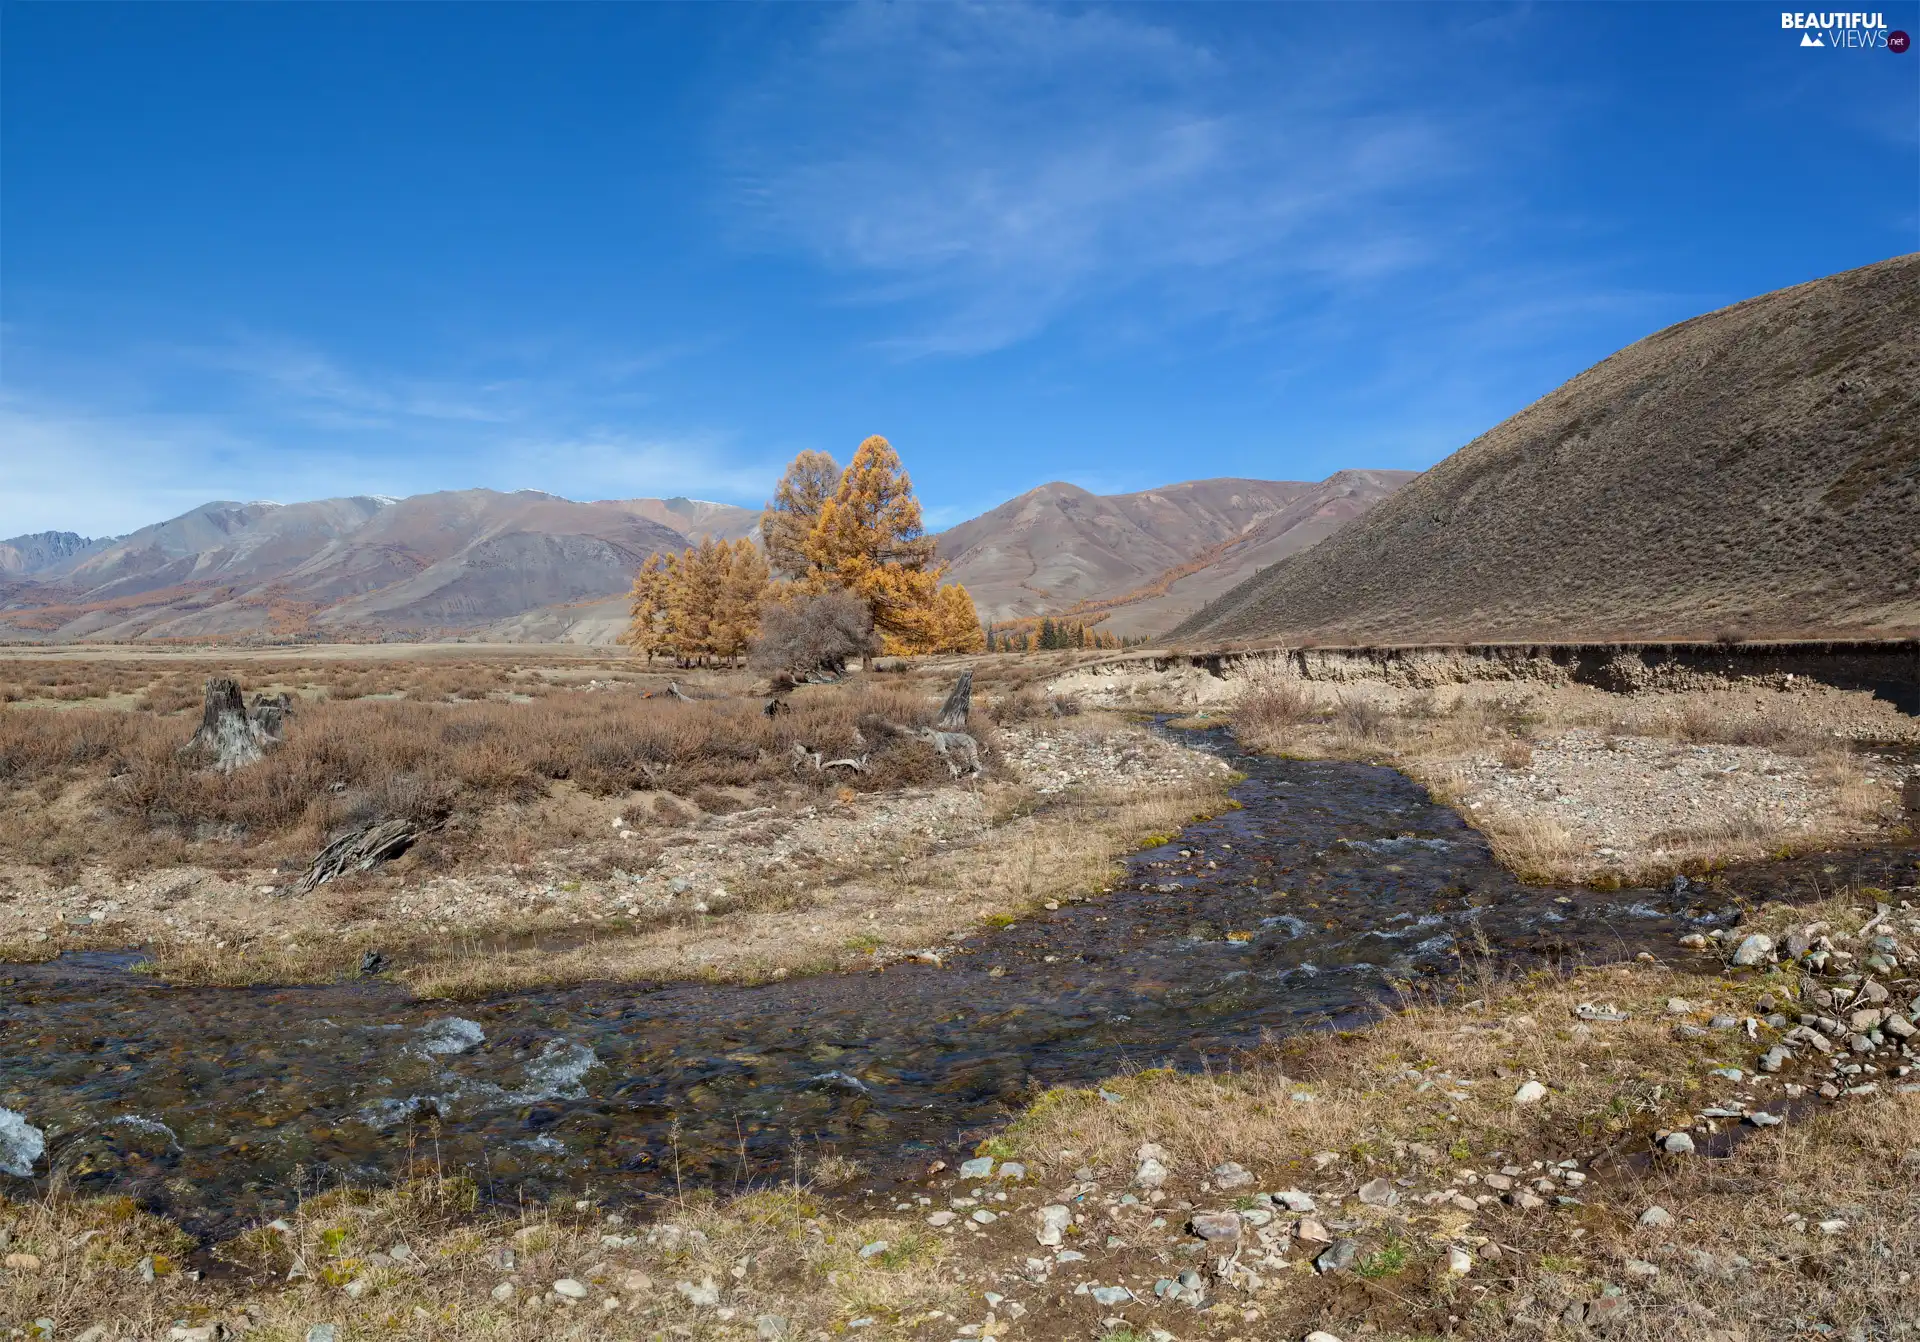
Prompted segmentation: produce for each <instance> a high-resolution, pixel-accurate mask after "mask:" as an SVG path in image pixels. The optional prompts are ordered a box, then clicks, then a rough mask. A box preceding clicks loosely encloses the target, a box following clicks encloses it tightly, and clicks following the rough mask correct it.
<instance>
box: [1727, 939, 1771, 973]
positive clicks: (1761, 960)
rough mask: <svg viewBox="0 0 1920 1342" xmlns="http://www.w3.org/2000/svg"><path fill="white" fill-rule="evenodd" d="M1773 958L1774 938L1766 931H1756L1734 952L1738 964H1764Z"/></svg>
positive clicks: (1734, 959)
mask: <svg viewBox="0 0 1920 1342" xmlns="http://www.w3.org/2000/svg"><path fill="white" fill-rule="evenodd" d="M1772 959H1773V938H1772V937H1770V936H1768V935H1767V934H1766V933H1765V932H1755V933H1754V934H1753V935H1752V936H1750V937H1748V938H1747V939H1746V940H1745V941H1742V942H1741V943H1740V946H1739V949H1737V950H1735V951H1734V953H1733V962H1734V963H1735V964H1736V965H1764V964H1766V963H1768V962H1769V961H1770V960H1772Z"/></svg>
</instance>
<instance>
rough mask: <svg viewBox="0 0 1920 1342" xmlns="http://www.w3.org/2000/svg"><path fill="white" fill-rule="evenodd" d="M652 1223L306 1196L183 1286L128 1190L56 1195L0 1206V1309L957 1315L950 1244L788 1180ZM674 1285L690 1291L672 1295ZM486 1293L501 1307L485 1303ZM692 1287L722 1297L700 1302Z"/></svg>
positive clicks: (127, 1314) (619, 1331)
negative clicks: (7, 1237) (7, 1258)
mask: <svg viewBox="0 0 1920 1342" xmlns="http://www.w3.org/2000/svg"><path fill="white" fill-rule="evenodd" d="M659 1214H660V1220H658V1221H657V1222H655V1223H654V1224H653V1225H652V1226H649V1227H638V1228H636V1227H632V1226H629V1225H627V1224H625V1223H624V1222H623V1220H622V1218H620V1217H619V1216H617V1215H610V1214H608V1213H605V1212H603V1211H601V1210H598V1209H595V1208H594V1207H593V1206H592V1205H591V1204H589V1203H580V1204H578V1205H577V1206H576V1205H575V1204H574V1203H572V1202H566V1203H558V1204H555V1205H554V1206H551V1207H540V1206H534V1207H528V1208H526V1209H524V1210H523V1211H522V1212H521V1213H520V1214H518V1215H502V1214H500V1213H498V1212H494V1211H487V1210H482V1209H480V1208H479V1207H478V1204H477V1189H476V1188H475V1186H474V1185H473V1184H472V1183H471V1182H469V1181H467V1180H465V1179H459V1178H448V1177H443V1176H439V1175H436V1174H433V1173H431V1172H429V1173H425V1174H423V1175H421V1176H420V1177H418V1178H415V1179H413V1180H411V1181H409V1182H407V1183H404V1184H402V1185H400V1186H398V1187H396V1188H392V1189H387V1190H379V1191H370V1190H359V1189H342V1190H338V1191H334V1192H329V1193H325V1194H321V1195H320V1196H317V1197H313V1198H310V1199H307V1200H306V1201H305V1202H303V1203H302V1205H301V1206H300V1208H299V1210H298V1211H297V1212H296V1213H294V1214H293V1215H291V1216H288V1217H286V1218H284V1220H283V1221H281V1222H280V1223H278V1226H277V1227H261V1228H258V1229H255V1230H253V1231H250V1232H248V1233H247V1234H244V1235H242V1236H240V1237H238V1238H237V1239H235V1240H231V1241H228V1242H227V1243H224V1244H221V1245H219V1246H217V1247H216V1248H215V1250H214V1257H215V1258H216V1259H217V1260H218V1261H219V1262H220V1263H221V1264H222V1265H223V1266H224V1268H225V1271H223V1272H221V1273H220V1274H218V1275H216V1276H213V1277H209V1278H204V1279H201V1280H195V1277H198V1276H199V1273H197V1272H195V1273H191V1274H190V1273H189V1271H188V1270H187V1259H186V1253H187V1251H188V1249H189V1248H190V1246H191V1242H190V1241H186V1240H185V1237H184V1236H181V1235H180V1234H179V1232H178V1231H177V1230H175V1229H174V1228H173V1227H171V1226H170V1225H168V1224H167V1223H166V1222H163V1221H159V1220H156V1219H155V1218H152V1217H148V1216H145V1215H143V1214H141V1213H140V1212H139V1211H137V1210H136V1209H135V1208H134V1207H132V1206H131V1205H130V1204H129V1203H127V1202H126V1201H125V1200H124V1199H79V1198H73V1197H69V1196H66V1195H65V1194H63V1193H62V1192H60V1191H58V1190H56V1191H55V1192H54V1193H53V1194H52V1195H51V1196H49V1197H47V1198H45V1199H42V1200H40V1201H38V1202H9V1201H7V1200H5V1199H0V1224H6V1225H8V1226H9V1227H10V1228H11V1230H12V1232H13V1251H14V1252H19V1253H29V1254H32V1255H34V1256H35V1257H37V1258H39V1259H40V1260H41V1263H40V1266H39V1267H38V1268H37V1269H32V1270H10V1271H7V1272H6V1273H5V1275H4V1277H0V1314H3V1315H4V1317H5V1318H7V1319H9V1320H16V1321H19V1322H21V1323H23V1324H24V1323H27V1322H29V1321H32V1320H37V1319H42V1318H44V1319H49V1320H51V1321H52V1323H53V1332H52V1334H51V1335H52V1336H53V1337H57V1338H68V1337H72V1336H75V1335H77V1334H78V1333H79V1332H80V1331H81V1330H82V1329H84V1328H87V1327H95V1326H98V1327H101V1328H103V1329H104V1330H105V1331H104V1336H106V1337H108V1338H118V1337H122V1336H134V1337H164V1336H166V1335H167V1330H168V1328H169V1326H170V1325H175V1324H176V1323H177V1321H179V1320H181V1319H183V1318H184V1319H186V1320H188V1321H189V1326H193V1325H198V1326H207V1325H208V1324H211V1323H214V1322H216V1321H217V1322H220V1323H223V1324H225V1325H226V1326H227V1327H228V1328H229V1329H231V1330H233V1331H234V1332H240V1331H244V1332H245V1334H246V1335H247V1336H249V1337H255V1338H261V1339H265V1340H266V1342H299V1339H301V1338H303V1337H304V1336H305V1335H306V1331H307V1329H308V1328H309V1327H311V1326H312V1325H314V1324H316V1323H322V1322H326V1323H332V1324H334V1325H335V1326H336V1327H337V1328H338V1330H339V1335H340V1336H342V1337H347V1338H356V1337H392V1338H418V1339H435V1340H436V1342H438V1340H441V1339H456V1338H457V1339H462V1342H465V1340H466V1339H517V1338H526V1337H530V1336H551V1335H555V1331H556V1330H564V1335H565V1336H568V1337H573V1338H580V1339H640V1338H658V1337H662V1336H663V1335H664V1334H663V1331H662V1330H670V1331H672V1332H673V1335H675V1336H686V1337H692V1336H700V1337H753V1336H754V1335H755V1331H756V1324H757V1320H758V1319H759V1318H760V1317H762V1316H765V1315H775V1316H778V1317H780V1318H782V1319H784V1320H785V1321H786V1322H787V1326H788V1329H787V1333H786V1335H787V1336H791V1337H808V1336H813V1335H816V1330H825V1329H831V1330H833V1331H835V1332H838V1331H841V1330H842V1329H844V1327H845V1325H846V1323H847V1321H849V1320H851V1319H855V1318H861V1317H868V1318H871V1317H873V1316H875V1315H884V1316H888V1317H890V1318H893V1317H898V1316H899V1315H901V1314H903V1313H904V1312H905V1311H906V1310H907V1309H908V1308H919V1309H921V1310H927V1309H937V1308H939V1307H940V1305H941V1304H942V1303H945V1304H948V1305H952V1306H955V1307H958V1306H959V1304H960V1301H959V1300H958V1299H956V1298H955V1297H956V1296H960V1295H963V1294H964V1288H962V1287H960V1286H959V1285H958V1284H957V1283H956V1282H954V1281H953V1280H952V1278H951V1276H950V1275H948V1274H947V1273H946V1272H945V1271H944V1270H943V1266H944V1260H945V1258H946V1257H947V1246H946V1244H944V1243H943V1242H941V1241H940V1240H939V1239H938V1238H937V1237H935V1236H933V1235H931V1234H929V1233H927V1232H926V1231H925V1229H924V1227H917V1226H915V1225H914V1224H911V1223H908V1222H904V1221H901V1220H899V1219H895V1218H877V1217H858V1216H854V1215H850V1214H849V1213H848V1211H847V1210H846V1209H845V1208H841V1207H836V1206H833V1205H831V1204H829V1203H827V1202H825V1201H823V1200H822V1199H821V1198H819V1197H817V1196H816V1195H814V1194H813V1193H811V1192H809V1191H808V1190H807V1189H805V1188H802V1187H787V1188H779V1189H771V1190H766V1191H762V1192H755V1193H751V1194H747V1195H745V1196H742V1197H737V1198H733V1199H730V1200H727V1201H725V1202H721V1201H719V1200H717V1199H715V1198H714V1197H712V1196H711V1195H704V1194H703V1195H699V1196H690V1197H688V1198H686V1199H683V1200H679V1201H676V1202H674V1203H670V1204H666V1205H663V1206H661V1207H660V1208H659ZM89 1231H92V1232H96V1233H94V1234H93V1235H92V1236H91V1237H90V1238H87V1239H85V1240H84V1241H81V1237H82V1236H85V1235H87V1233H88V1232H89ZM877 1240H886V1241H887V1245H888V1247H887V1249H886V1250H885V1251H884V1252H882V1253H879V1254H875V1255H872V1256H869V1257H866V1258H862V1257H860V1256H859V1250H860V1248H861V1247H862V1246H863V1245H866V1244H870V1243H873V1242H875V1241H877ZM76 1241H80V1242H78V1243H76ZM396 1247H398V1248H400V1250H401V1253H402V1254H404V1257H402V1256H400V1255H396V1254H395V1252H394V1250H395V1248H396ZM143 1260H144V1261H146V1262H148V1263H149V1265H150V1266H151V1267H152V1268H153V1270H154V1277H153V1280H152V1282H151V1284H147V1283H144V1282H143V1281H142V1274H141V1273H140V1271H139V1270H138V1265H139V1264H140V1263H141V1262H142V1261H143ZM289 1277H291V1280H289ZM562 1280H568V1281H573V1282H578V1283H579V1284H580V1285H581V1286H582V1287H584V1288H585V1299H584V1300H582V1301H581V1302H579V1303H578V1304H576V1303H575V1302H574V1301H572V1300H570V1299H566V1298H565V1297H563V1296H561V1295H559V1294H557V1293H555V1292H554V1291H553V1290H552V1287H553V1285H554V1283H556V1282H559V1281H562ZM682 1283H684V1284H685V1285H686V1287H687V1288H688V1290H687V1291H681V1290H678V1289H676V1288H677V1287H679V1286H680V1285H681V1284H682ZM500 1287H506V1288H508V1289H506V1290H503V1291H501V1296H502V1297H504V1298H496V1297H495V1294H494V1292H495V1290H496V1288H500ZM702 1287H707V1288H709V1289H711V1290H712V1291H713V1292H714V1299H715V1301H716V1303H713V1304H705V1305H703V1304H699V1303H696V1302H695V1299H694V1296H695V1294H697V1293H698V1291H699V1290H700V1288H702ZM817 1335H819V1336H825V1335H826V1333H825V1332H819V1333H818V1334H817Z"/></svg>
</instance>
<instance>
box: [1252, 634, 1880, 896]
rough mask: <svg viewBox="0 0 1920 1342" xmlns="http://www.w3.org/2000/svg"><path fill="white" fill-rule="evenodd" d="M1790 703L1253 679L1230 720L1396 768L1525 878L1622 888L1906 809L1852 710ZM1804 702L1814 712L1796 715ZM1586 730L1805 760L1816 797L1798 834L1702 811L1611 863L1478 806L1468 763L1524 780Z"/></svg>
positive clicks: (1740, 695) (1555, 829)
mask: <svg viewBox="0 0 1920 1342" xmlns="http://www.w3.org/2000/svg"><path fill="white" fill-rule="evenodd" d="M1835 697H1836V698H1838V697H1839V696H1835ZM1855 697H1856V698H1864V696H1855ZM1782 698H1786V697H1785V696H1780V695H1775V694H1770V695H1764V696H1763V695H1755V694H1753V693H1750V692H1735V691H1715V692H1706V691H1703V692H1699V693H1689V694H1662V695H1646V696H1625V697H1623V696H1619V695H1612V694H1607V693H1604V692H1601V691H1598V690H1586V689H1579V688H1572V689H1569V688H1560V689H1554V690H1547V689H1544V688H1530V687H1518V686H1516V687H1497V688H1489V687H1486V686H1471V687H1466V688H1460V689H1453V690H1450V691H1448V692H1436V691H1434V690H1419V691H1407V690H1401V689H1396V688H1389V687H1387V686H1385V685H1379V684H1366V683H1360V684H1338V685H1336V684H1328V683H1325V682H1317V681H1304V680H1299V679H1296V678H1293V677H1289V676H1281V675H1274V674H1271V673H1267V672H1264V671H1256V672H1254V673H1252V674H1250V675H1248V676H1247V677H1246V679H1245V682H1244V686H1243V687H1242V688H1241V689H1240V692H1239V695H1238V697H1237V698H1236V699H1234V700H1233V702H1232V706H1231V709H1230V714H1231V718H1232V720H1233V723H1234V727H1235V731H1236V733H1237V734H1238V735H1239V737H1240V738H1241V739H1242V740H1243V741H1245V742H1246V743H1247V744H1248V745H1250V746H1251V747H1253V748H1254V749H1257V750H1264V751H1268V752H1271V753H1275V754H1283V755H1291V756H1296V757H1308V758H1313V757H1337V758H1348V759H1366V760H1374V761H1384V762H1388V763H1392V764H1394V765H1395V766H1397V767H1399V768H1400V769H1402V770H1403V771H1405V772H1406V773H1407V774H1408V775H1409V776H1411V777H1413V778H1414V779H1415V780H1417V781H1419V782H1421V783H1423V784H1425V785H1426V786H1427V787H1428V789H1429V790H1430V791H1431V792H1432V793H1433V795H1434V796H1435V798H1436V799H1437V800H1440V801H1442V802H1445V803H1448V804H1451V805H1455V806H1456V807H1458V808H1460V809H1461V810H1462V812H1463V814H1466V815H1468V816H1469V818H1470V819H1471V820H1472V822H1473V824H1474V825H1475V826H1476V827H1477V828H1478V829H1480V830H1481V831H1482V832H1483V833H1484V834H1485V835H1486V836H1487V839H1488V841H1489V842H1490V843H1491V844H1492V846H1493V848H1494V852H1495V855H1496V856H1497V857H1498V858H1499V859H1500V860H1501V861H1502V862H1503V863H1504V864H1505V865H1507V866H1508V867H1510V868H1511V869H1512V870H1514V871H1515V872H1516V873H1517V874H1519V875H1520V876H1521V877H1522V878H1523V879H1526V880H1530V881H1541V882H1581V881H1597V882H1600V883H1602V884H1614V885H1618V884H1620V883H1621V882H1630V883H1645V882H1651V881H1658V880H1663V879H1665V878H1666V877H1667V876H1670V875H1671V874H1672V873H1674V872H1676V871H1688V872H1698V871H1700V870H1703V869H1705V868H1708V867H1711V866H1714V865H1717V864H1720V863H1724V862H1727V861H1732V860H1746V859H1753V858H1758V857H1765V856H1769V855H1773V856H1786V855H1788V854H1790V853H1794V852H1801V851H1807V850H1810V849H1812V848H1815V847H1820V846H1825V845H1830V844H1833V843H1836V842H1844V841H1846V840H1848V839H1850V838H1854V837H1857V836H1859V835H1862V834H1866V833H1871V832H1874V831H1876V830H1879V829H1882V828H1884V827H1885V826H1886V825H1887V824H1888V823H1889V822H1890V821H1891V820H1892V819H1893V818H1894V817H1895V816H1896V815H1897V812H1898V807H1897V804H1896V799H1895V794H1894V789H1893V786H1892V784H1891V783H1890V782H1889V780H1888V779H1886V778H1880V777H1870V776H1868V774H1867V772H1866V771H1865V769H1864V768H1863V766H1862V763H1861V760H1860V758H1859V756H1858V755H1857V754H1855V753H1854V752H1853V751H1851V750H1849V748H1848V744H1847V737H1846V736H1845V735H1842V733H1846V732H1848V731H1849V729H1850V727H1852V724H1850V723H1849V722H1848V720H1847V719H1846V717H1845V716H1844V713H1843V712H1836V711H1835V710H1836V705H1835V704H1833V703H1831V702H1828V701H1826V700H1814V699H1811V698H1807V699H1801V698H1799V697H1792V698H1786V702H1785V703H1778V702H1770V701H1772V700H1780V699H1782ZM1807 705H1812V706H1814V707H1815V708H1817V710H1818V711H1810V712H1796V711H1795V709H1796V708H1800V707H1803V706H1807ZM1843 707H1844V706H1843ZM1874 721H1875V722H1876V723H1878V722H1879V720H1878V719H1877V718H1876V719H1874ZM1854 730H1857V728H1854ZM1580 731H1585V732H1588V733H1599V734H1603V735H1605V736H1606V737H1607V738H1608V740H1609V741H1610V742H1611V743H1612V744H1613V745H1615V746H1618V745H1619V744H1620V743H1622V742H1623V741H1627V740H1634V741H1642V742H1644V741H1670V742H1674V743H1684V744H1688V745H1703V744H1711V745H1725V746H1738V747H1745V748H1749V749H1757V750H1764V751H1768V752H1771V754H1772V755H1773V756H1779V757H1785V758H1787V759H1789V760H1792V761H1796V762H1798V765H1799V767H1800V768H1801V769H1802V770H1804V772H1805V774H1806V776H1807V778H1808V781H1809V783H1810V785H1811V787H1812V788H1813V790H1814V793H1815V794H1816V802H1815V805H1814V806H1813V808H1812V809H1811V811H1810V813H1808V814H1806V815H1804V816H1803V817H1797V818H1798V819H1804V820H1805V821H1806V823H1802V824H1796V825H1795V826H1794V827H1793V828H1791V829H1788V828H1784V827H1770V826H1768V825H1765V824H1762V823H1760V822H1758V821H1755V820H1754V819H1753V818H1751V817H1748V816H1743V815H1718V816H1716V815H1712V814H1707V815H1704V816H1702V817H1700V818H1699V820H1697V821H1694V822H1689V823H1688V824H1686V825H1685V826H1683V827H1674V828H1669V829H1666V830H1662V831H1658V832H1655V833H1653V834H1651V835H1649V836H1647V837H1646V840H1645V843H1644V845H1643V846H1644V848H1645V851H1641V852H1635V853H1631V854H1628V855H1626V856H1625V857H1624V858H1619V859H1616V860H1613V861H1602V860H1601V859H1600V858H1598V857H1597V856H1596V855H1595V854H1594V853H1593V852H1592V851H1590V849H1589V846H1588V845H1587V844H1586V843H1585V842H1583V841H1581V840H1580V839H1579V838H1578V837H1577V836H1576V835H1575V834H1574V833H1573V832H1572V831H1571V830H1569V828H1568V827H1567V825H1565V824H1564V823H1562V821H1561V820H1560V818H1559V817H1557V816H1556V815H1555V814H1553V813H1552V810H1551V808H1544V807H1539V806H1534V805H1531V804H1529V803H1528V802H1527V801H1526V799H1524V798H1521V799H1515V798H1512V797H1508V798H1506V799H1504V800H1501V801H1499V802H1498V803H1497V804H1490V805H1487V806H1485V807H1484V808H1477V809H1476V808H1473V807H1472V806H1471V803H1472V802H1473V801H1474V800H1475V795H1476V794H1475V790H1474V787H1473V785H1472V783H1471V780H1470V779H1469V777H1468V775H1469V772H1470V771H1469V770H1467V769H1466V768H1464V767H1463V766H1464V765H1467V764H1469V763H1472V762H1481V761H1491V762H1495V763H1497V764H1498V765H1499V767H1500V768H1502V769H1504V770H1507V771H1509V772H1511V773H1514V774H1521V775H1524V774H1527V773H1529V772H1530V771H1532V770H1533V769H1534V768H1535V765H1536V763H1537V762H1538V760H1539V759H1540V758H1542V757H1546V756H1549V755H1550V754H1551V753H1552V751H1553V749H1554V747H1555V744H1556V742H1557V741H1558V740H1559V739H1560V738H1562V737H1564V736H1566V735H1567V734H1568V733H1574V732H1580ZM1581 800H1582V801H1587V800H1596V799H1589V798H1584V797H1583V798H1581Z"/></svg>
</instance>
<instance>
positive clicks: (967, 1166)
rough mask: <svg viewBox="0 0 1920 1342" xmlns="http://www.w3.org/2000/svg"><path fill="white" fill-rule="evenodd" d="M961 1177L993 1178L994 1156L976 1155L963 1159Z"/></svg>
mask: <svg viewBox="0 0 1920 1342" xmlns="http://www.w3.org/2000/svg"><path fill="white" fill-rule="evenodd" d="M960 1177H961V1178H962V1179H991V1178H993V1157H992V1156H975V1157H974V1158H973V1159H972V1160H963V1161H961V1162H960Z"/></svg>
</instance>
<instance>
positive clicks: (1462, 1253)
mask: <svg viewBox="0 0 1920 1342" xmlns="http://www.w3.org/2000/svg"><path fill="white" fill-rule="evenodd" d="M1471 1271H1473V1255H1472V1254H1470V1253H1468V1252H1467V1251H1466V1250H1465V1249H1448V1250H1447V1272H1448V1273H1449V1274H1450V1275H1452V1276H1455V1277H1464V1276H1466V1275H1467V1274H1468V1273H1469V1272H1471Z"/></svg>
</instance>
